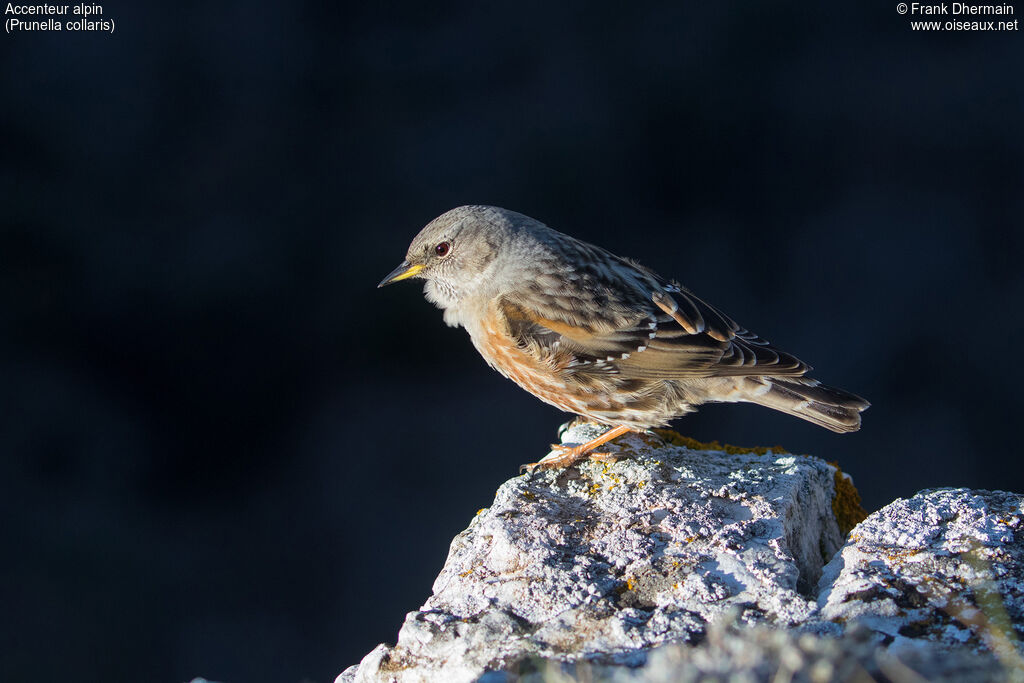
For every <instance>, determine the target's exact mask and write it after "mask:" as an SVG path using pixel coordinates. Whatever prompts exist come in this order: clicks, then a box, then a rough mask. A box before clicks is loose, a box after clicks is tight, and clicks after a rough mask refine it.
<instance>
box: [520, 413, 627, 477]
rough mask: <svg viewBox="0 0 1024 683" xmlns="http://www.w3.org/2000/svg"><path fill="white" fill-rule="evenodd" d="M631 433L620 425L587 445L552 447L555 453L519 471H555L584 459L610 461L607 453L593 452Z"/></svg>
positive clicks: (524, 466) (522, 467) (523, 466)
mask: <svg viewBox="0 0 1024 683" xmlns="http://www.w3.org/2000/svg"><path fill="white" fill-rule="evenodd" d="M628 431H629V427H626V426H625V425H619V426H618V427H614V428H612V429H609V430H608V431H607V432H605V433H604V434H602V435H601V436H599V437H597V438H596V439H591V440H590V441H588V442H586V443H585V444H580V445H579V446H572V447H569V446H562V445H561V444H558V445H555V446H552V448H553V449H554V452H553V453H551V454H549V455H548V456H547V457H545V458H543V459H542V460H540V461H539V462H531V463H527V464H525V465H521V466H520V467H519V471H520V472H523V471H527V472H534V471H536V470H553V469H556V468H561V467H569V466H570V465H574V464H576V463H578V462H579V461H580V460H583V459H584V458H593V459H594V460H608V459H610V458H611V457H612V456H609V454H607V453H594V452H593V450H594V449H595V448H597V447H598V446H602V445H604V444H606V443H608V442H609V441H611V440H612V439H615V438H617V437H620V436H622V435H623V434H625V433H626V432H628Z"/></svg>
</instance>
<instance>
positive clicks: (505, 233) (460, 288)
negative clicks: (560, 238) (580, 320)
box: [377, 206, 546, 324]
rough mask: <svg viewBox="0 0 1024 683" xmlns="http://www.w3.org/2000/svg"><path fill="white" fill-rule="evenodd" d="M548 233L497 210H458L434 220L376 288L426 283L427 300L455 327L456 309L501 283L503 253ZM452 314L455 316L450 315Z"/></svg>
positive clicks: (520, 217)
mask: <svg viewBox="0 0 1024 683" xmlns="http://www.w3.org/2000/svg"><path fill="white" fill-rule="evenodd" d="M538 229H540V230H546V228H544V226H543V225H542V224H541V223H539V222H537V221H535V220H533V219H532V218H529V217H527V216H524V215H522V214H519V213H516V212H514V211H508V210H506V209H499V208H497V207H494V206H460V207H458V208H456V209H452V210H451V211H448V212H446V213H444V214H441V215H440V216H438V217H437V218H435V219H434V220H432V221H430V223H428V224H427V225H426V226H425V227H424V228H423V229H422V230H420V232H419V234H418V235H416V237H414V238H413V240H412V243H411V244H410V245H409V250H408V252H406V255H405V261H403V262H402V263H400V264H399V265H398V267H397V268H395V270H393V271H392V272H391V273H390V274H388V276H387V277H386V278H384V279H383V280H382V281H381V283H380V284H379V285H377V286H378V287H383V286H385V285H390V284H391V283H393V282H398V281H399V280H406V279H409V278H419V279H423V280H426V285H425V286H424V288H423V291H424V294H426V297H427V299H428V300H429V301H431V302H432V303H434V304H436V305H437V306H438V307H439V308H443V309H445V320H446V322H448V323H449V324H457V323H458V319H457V317H456V316H455V315H454V309H457V307H458V305H459V304H460V303H461V302H463V301H464V300H466V299H467V298H470V297H475V296H478V295H481V294H486V293H487V292H488V291H489V290H491V289H493V288H494V287H495V286H496V282H500V281H501V278H497V277H496V276H497V275H498V273H499V271H500V270H501V269H502V268H503V266H504V265H505V264H503V263H502V259H498V258H497V256H498V254H499V252H502V251H505V250H507V249H508V248H509V246H508V245H511V244H512V243H514V242H516V241H518V240H517V237H520V236H522V234H523V233H524V232H532V231H535V230H538ZM449 313H452V315H449Z"/></svg>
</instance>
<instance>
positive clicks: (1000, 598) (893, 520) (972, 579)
mask: <svg viewBox="0 0 1024 683" xmlns="http://www.w3.org/2000/svg"><path fill="white" fill-rule="evenodd" d="M820 589H821V592H820V595H819V596H818V604H819V606H820V607H821V617H822V618H824V619H829V620H833V621H837V622H849V621H854V620H855V621H857V622H859V623H861V624H863V625H865V626H868V627H870V628H871V629H873V630H874V631H876V632H877V633H878V634H880V635H881V636H882V639H883V642H884V643H886V644H889V645H890V647H895V648H898V647H902V646H906V645H907V644H908V643H907V641H908V640H921V639H926V640H929V641H932V642H936V643H941V644H944V645H947V646H956V645H968V646H970V647H971V648H972V649H974V650H986V649H989V650H994V651H995V652H997V653H1002V654H1005V655H1007V656H1012V650H1013V648H1012V646H1010V644H1009V641H1010V640H1018V639H1019V636H1020V635H1024V495H1021V494H1016V493H1005V492H1003V491H975V490H970V489H935V490H930V491H922V492H921V493H918V494H917V495H916V496H914V497H912V498H910V499H908V500H904V499H899V500H897V501H895V502H893V503H890V504H889V505H887V506H886V507H884V508H882V509H881V510H879V511H878V512H876V513H874V514H873V515H871V516H870V517H868V518H867V519H866V520H864V521H863V522H861V523H860V524H859V525H858V526H857V527H855V528H854V530H853V532H852V533H851V534H850V538H849V541H848V542H847V543H846V545H845V546H844V547H843V549H842V551H841V552H840V553H839V554H837V555H836V557H835V558H834V559H833V560H832V561H831V562H830V563H829V564H828V566H827V567H826V568H825V572H824V574H823V576H822V577H821V585H820ZM1015 628H1016V629H1017V632H1015V631H1014V629H1015Z"/></svg>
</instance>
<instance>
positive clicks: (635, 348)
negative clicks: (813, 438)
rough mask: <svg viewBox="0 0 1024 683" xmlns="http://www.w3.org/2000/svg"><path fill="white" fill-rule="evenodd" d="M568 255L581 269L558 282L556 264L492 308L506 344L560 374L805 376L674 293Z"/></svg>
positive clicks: (790, 361)
mask: <svg viewBox="0 0 1024 683" xmlns="http://www.w3.org/2000/svg"><path fill="white" fill-rule="evenodd" d="M577 245H579V248H581V249H582V248H586V251H587V253H585V254H578V255H575V256H576V258H573V259H572V262H574V263H584V264H586V265H585V266H583V267H576V268H574V269H573V270H572V271H571V273H569V272H562V273H558V272H557V270H555V268H556V267H557V266H558V265H559V264H548V265H549V266H550V267H549V268H548V269H547V270H548V271H551V270H555V273H556V274H555V275H552V276H551V278H550V281H545V280H543V279H538V281H536V282H531V283H526V285H525V286H520V287H519V288H518V289H517V291H516V294H515V295H514V296H507V297H505V298H503V299H501V300H500V301H499V309H500V310H501V312H502V313H503V315H504V316H505V319H506V321H507V324H508V328H509V332H510V334H512V335H513V336H514V337H515V338H516V339H517V340H518V341H519V343H520V345H521V346H522V347H523V348H526V349H528V350H530V352H531V353H532V354H533V355H535V356H536V357H538V358H541V359H545V360H547V361H548V362H550V363H552V364H553V365H556V366H558V367H559V368H560V369H562V370H564V371H566V372H569V373H572V372H574V371H588V372H607V373H613V374H618V375H621V376H623V377H627V378H636V379H651V380H657V379H683V378H694V377H716V376H744V375H778V376H798V375H802V374H804V373H805V372H807V371H808V370H809V369H810V367H809V366H807V365H806V364H804V363H802V362H801V361H799V360H798V359H796V358H794V357H793V356H791V355H789V354H787V353H784V352H782V351H779V350H777V349H775V348H773V347H772V346H771V345H770V344H769V343H768V342H767V341H765V340H764V339H761V338H760V337H758V336H757V335H756V334H753V333H752V332H749V331H747V330H745V329H743V328H741V327H740V326H739V325H737V324H736V323H735V322H733V321H732V320H731V319H730V318H729V317H728V316H726V315H725V314H723V313H722V312H721V311H719V310H718V309H716V308H714V307H713V306H711V305H710V304H708V303H706V302H704V301H703V300H701V299H700V298H698V297H697V296H695V295H694V294H693V293H691V292H689V291H687V290H686V289H684V288H683V287H681V286H679V285H678V284H675V283H670V282H667V281H665V280H663V279H662V278H661V277H659V276H658V275H656V274H654V273H653V272H651V271H649V270H647V269H646V268H643V267H642V266H639V265H638V264H635V263H633V262H630V261H627V260H625V259H620V258H618V257H616V256H614V255H612V254H610V253H608V252H606V251H604V250H603V249H599V248H597V247H593V246H592V245H588V244H583V243H577ZM563 262H564V261H563ZM542 277H543V276H542ZM566 283H568V286H567V285H566Z"/></svg>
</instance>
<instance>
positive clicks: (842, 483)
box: [829, 462, 868, 537]
mask: <svg viewBox="0 0 1024 683" xmlns="http://www.w3.org/2000/svg"><path fill="white" fill-rule="evenodd" d="M829 464H830V465H832V467H835V468H836V473H835V475H833V480H834V481H835V485H836V495H835V497H834V498H832V514H834V515H835V516H836V522H838V523H839V533H841V534H842V535H843V536H844V537H845V536H846V534H848V533H850V530H851V529H853V527H855V526H857V525H858V524H859V523H860V522H861V521H862V520H863V519H864V518H865V517H867V516H868V513H867V510H865V509H864V508H863V507H861V504H860V494H859V493H858V492H857V487H855V486H854V485H853V482H852V481H850V479H849V478H848V477H844V476H843V471H842V470H841V469H839V463H837V462H830V463H829Z"/></svg>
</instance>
